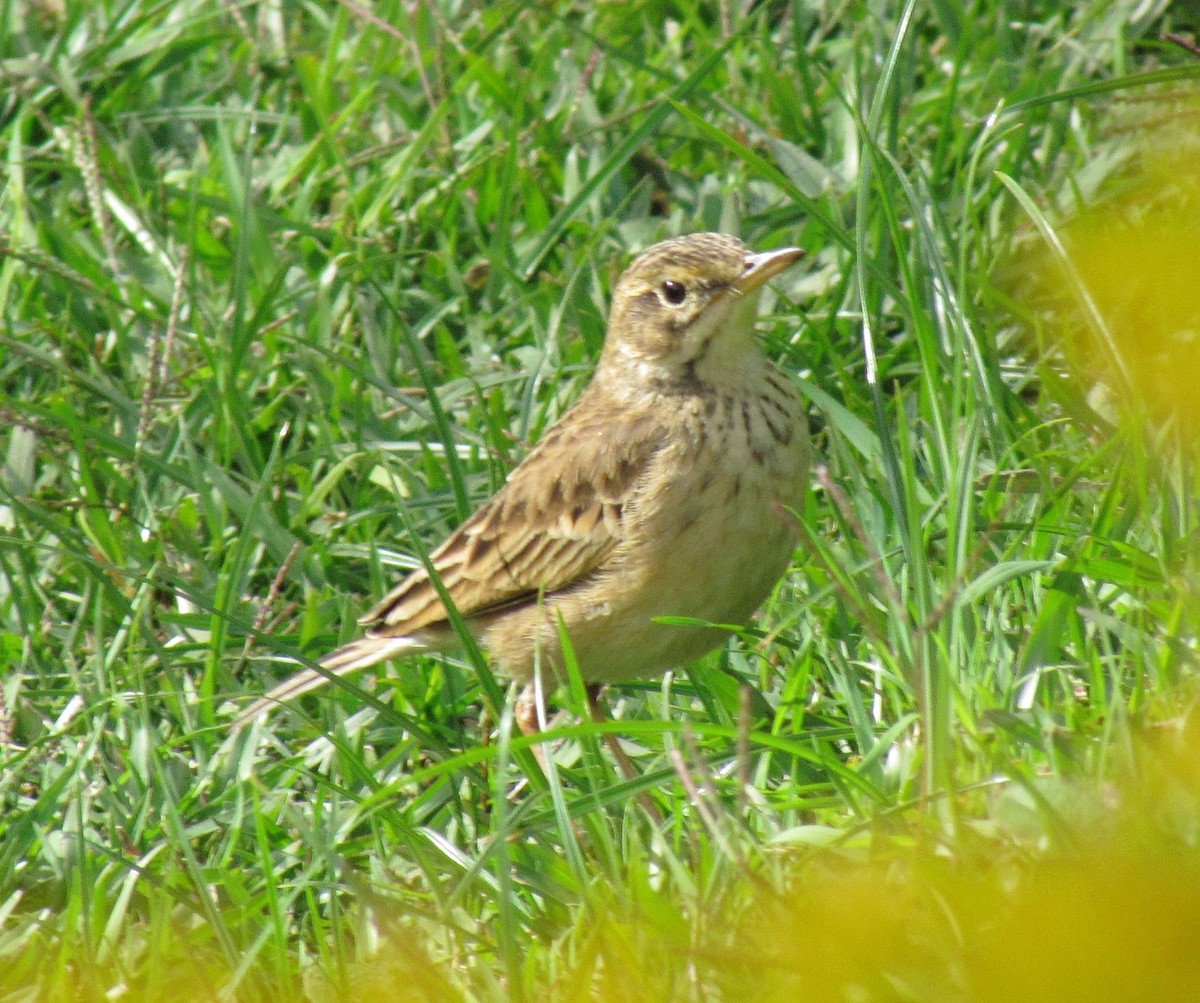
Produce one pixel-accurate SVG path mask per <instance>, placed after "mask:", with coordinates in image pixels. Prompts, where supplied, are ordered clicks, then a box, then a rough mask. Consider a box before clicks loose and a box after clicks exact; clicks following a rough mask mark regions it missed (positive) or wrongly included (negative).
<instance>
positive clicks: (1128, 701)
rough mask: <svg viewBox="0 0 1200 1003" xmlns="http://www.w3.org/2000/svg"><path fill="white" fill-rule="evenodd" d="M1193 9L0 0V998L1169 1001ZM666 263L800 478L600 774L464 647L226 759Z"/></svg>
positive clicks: (567, 380) (273, 728)
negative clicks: (752, 583)
mask: <svg viewBox="0 0 1200 1003" xmlns="http://www.w3.org/2000/svg"><path fill="white" fill-rule="evenodd" d="M1194 16H1195V12H1194V5H1190V4H1168V3H1166V2H1163V0H1158V2H1148V3H1147V2H1139V3H1133V2H1129V0H1112V2H1100V0H1097V2H1089V3H1080V4H1050V3H1042V4H1038V3H1032V2H1025V3H1015V2H1014V3H1005V2H1002V0H991V2H978V3H974V4H970V5H965V6H960V5H951V4H946V3H940V2H936V0H935V2H930V3H925V4H919V3H910V4H907V5H903V4H899V3H874V4H833V3H823V2H816V0H814V2H796V3H794V4H788V3H782V2H766V3H753V2H748V3H740V2H739V3H734V2H732V0H722V2H719V3H701V2H689V0H680V2H665V0H663V2H660V0H651V2H649V3H638V4H617V3H577V4H571V3H550V4H540V5H530V4H525V3H514V2H508V0H501V2H498V3H490V4H476V5H472V4H465V3H460V2H456V0H435V2H430V3H424V4H420V3H404V2H401V0H377V2H375V3H373V4H371V5H369V6H368V5H367V4H365V3H363V4H360V3H358V2H355V3H351V2H349V0H342V2H341V3H335V2H332V0H330V2H310V3H299V2H294V0H261V2H251V3H242V4H239V3H233V2H227V3H215V2H212V0H172V2H169V3H155V2H151V0H145V2H142V0H31V2H26V3H21V2H18V3H11V2H9V3H0V78H2V79H3V82H4V86H3V89H2V91H0V149H2V151H3V155H2V166H0V172H2V173H0V179H2V184H0V316H2V317H3V326H2V329H0V669H2V690H0V694H2V696H3V704H2V705H0V742H2V743H3V744H2V746H0V806H2V807H0V998H2V999H35V998H36V999H43V998H44V999H57V998H63V999H65V998H85V999H100V998H102V997H105V996H106V994H108V995H109V996H110V997H112V996H120V995H122V994H127V993H130V994H133V998H136V999H142V998H145V999H152V998H154V999H157V998H162V999H169V1000H180V999H190V998H196V999H207V998H211V997H212V995H213V994H214V993H215V992H216V991H217V990H218V989H219V988H221V987H225V988H228V989H230V990H231V991H232V992H233V993H234V994H235V996H236V998H239V999H300V998H303V997H304V996H305V994H307V996H308V997H309V998H312V999H314V1000H324V999H334V998H359V997H362V998H368V997H371V996H378V995H379V994H380V993H382V992H388V993H391V994H393V995H395V993H396V992H398V991H401V992H403V993H405V994H407V995H403V996H402V997H399V998H406V999H430V1000H442V999H470V1000H499V999H509V998H512V999H521V998H527V997H529V996H534V997H539V998H546V999H564V1000H566V999H578V998H582V997H587V996H589V995H594V996H598V997H600V998H606V999H664V1000H665V999H704V1000H712V999H729V1000H737V999H756V1000H758V999H762V1000H769V999H776V998H780V999H782V998H788V999H792V998H812V999H819V998H820V999H855V1000H885V999H915V1000H923V1001H940V1000H974V999H980V1000H990V999H996V1000H1001V999H1005V1000H1011V999H1043V998H1044V999H1056V1000H1058V999H1065V998H1069V997H1070V994H1071V993H1072V992H1078V993H1079V995H1078V997H1077V998H1092V999H1095V998H1111V999H1120V998H1127V997H1130V996H1133V995H1135V994H1136V995H1138V998H1141V999H1150V998H1154V994H1155V992H1156V987H1159V986H1162V987H1163V989H1162V992H1163V996H1162V998H1164V999H1165V998H1168V995H1167V994H1168V992H1169V993H1170V996H1169V998H1172V999H1179V998H1185V997H1187V996H1188V995H1189V994H1190V995H1193V996H1194V995H1196V993H1197V991H1198V989H1200V986H1198V985H1197V983H1198V981H1200V976H1198V975H1197V974H1196V972H1195V971H1193V970H1192V969H1194V968H1195V966H1194V964H1189V963H1188V961H1189V959H1190V958H1191V956H1192V955H1193V954H1194V949H1193V948H1192V947H1191V946H1188V945H1185V944H1183V942H1182V941H1180V940H1178V939H1177V938H1178V937H1179V936H1180V934H1179V933H1178V932H1177V931H1181V930H1183V931H1186V930H1187V929H1188V925H1189V924H1191V928H1192V929H1194V928H1195V922H1196V920H1197V917H1196V912H1197V910H1198V908H1200V907H1197V906H1196V903H1197V902H1200V894H1197V892H1200V867H1198V864H1200V861H1198V860H1197V859H1196V857H1195V854H1194V851H1193V849H1192V848H1193V847H1194V846H1195V845H1196V840H1197V838H1198V837H1200V777H1198V776H1197V775H1196V770H1195V767H1194V765H1193V763H1194V761H1195V756H1194V753H1195V752H1196V751H1198V750H1200V744H1197V743H1196V742H1195V741H1194V740H1193V739H1192V732H1193V730H1194V723H1193V720H1192V717H1193V715H1192V706H1191V704H1192V699H1193V680H1194V676H1195V667H1196V660H1197V656H1196V632H1197V627H1198V624H1200V615H1198V609H1197V602H1196V596H1197V592H1198V591H1200V584H1198V583H1200V560H1198V548H1197V544H1198V542H1200V511H1198V508H1197V506H1198V503H1197V500H1196V487H1197V485H1196V482H1195V477H1194V472H1193V464H1192V463H1191V455H1190V453H1191V450H1190V439H1191V434H1192V432H1193V431H1194V430H1195V427H1196V419H1195V415H1196V413H1198V412H1197V411H1196V404H1195V401H1196V400H1198V399H1200V397H1197V395H1196V394H1195V392H1194V389H1193V388H1194V387H1195V386H1196V385H1197V384H1198V383H1200V381H1198V380H1197V371H1198V368H1200V366H1198V363H1200V359H1198V358H1197V355H1196V349H1195V346H1194V342H1195V337H1196V332H1197V331H1200V293H1198V292H1197V284H1196V282H1195V269H1194V260H1195V250H1194V249H1195V248H1196V247H1197V246H1200V233H1197V230H1198V228H1200V224H1197V223H1196V220H1197V219H1200V213H1198V212H1197V211H1196V210H1197V208H1198V206H1200V186H1198V185H1197V182H1196V179H1195V177H1193V173H1194V171H1195V167H1194V165H1195V163H1197V162H1198V161H1197V160H1196V147H1197V145H1200V144H1198V139H1197V137H1200V128H1197V122H1198V119H1197V115H1198V112H1197V107H1198V106H1197V105H1196V103H1195V98H1194V97H1193V84H1192V83H1191V79H1192V78H1193V77H1195V76H1196V75H1197V74H1198V73H1200V58H1198V56H1200V54H1198V53H1197V51H1196V50H1195V48H1194V47H1193V46H1191V43H1190V40H1191V37H1192V36H1191V34H1190V33H1191V32H1192V31H1193V29H1194V27H1195V22H1194ZM704 229H713V230H723V231H728V232H735V233H737V234H739V235H740V236H742V237H743V238H744V239H745V240H746V241H747V242H748V243H750V244H752V245H754V246H756V247H761V248H770V247H776V246H783V245H785V244H788V245H800V246H803V247H804V248H806V249H807V259H806V262H805V263H804V265H803V266H802V267H801V268H798V269H796V270H795V272H794V273H789V274H788V275H786V276H784V277H783V278H781V279H780V280H778V281H776V282H775V283H774V284H773V286H772V289H773V292H771V293H768V294H767V296H766V297H765V298H764V305H765V307H766V309H765V311H764V317H763V320H762V322H761V327H762V332H763V336H764V338H765V340H766V343H767V345H768V348H769V351H770V352H771V353H772V355H773V356H774V357H776V358H777V359H778V360H780V362H781V364H782V365H783V366H784V367H785V368H786V369H787V370H788V372H790V373H791V374H793V375H794V377H795V380H796V382H797V385H798V386H799V387H800V388H801V389H802V391H803V393H804V395H805V398H806V400H807V401H808V402H809V404H810V420H811V425H812V430H813V433H814V439H815V442H816V445H817V450H818V453H819V456H820V458H821V461H822V466H821V468H820V469H819V470H818V471H817V472H816V474H815V476H814V482H813V491H812V495H811V497H810V498H809V499H808V500H807V505H806V507H805V508H804V511H803V513H802V519H803V535H804V541H803V544H802V546H801V547H800V548H799V549H798V551H797V553H796V558H795V566H794V570H793V572H792V573H791V574H790V575H789V577H788V578H787V579H786V581H785V582H784V583H783V584H782V585H781V586H780V588H779V589H778V590H777V592H776V594H775V595H774V596H773V597H772V599H771V601H770V602H769V603H768V604H767V605H766V607H765V608H764V609H763V611H762V613H761V616H760V617H759V619H758V620H757V621H756V623H755V624H754V625H752V626H751V627H749V628H748V629H747V630H746V631H745V632H744V634H743V635H742V636H740V637H739V638H737V639H736V640H735V641H733V642H731V643H730V645H729V646H728V648H727V649H726V650H723V651H722V652H720V653H719V654H716V655H713V656H711V657H709V658H707V659H705V660H703V661H702V662H701V663H699V664H696V665H691V666H680V667H678V668H677V670H676V671H674V672H672V673H670V674H668V675H667V676H666V677H665V678H664V679H663V680H647V681H646V682H644V683H638V684H630V685H625V686H621V687H619V688H615V689H614V690H612V691H610V693H609V700H610V704H611V705H612V707H613V708H614V713H615V717H616V721H615V722H614V724H613V725H612V726H611V728H612V730H615V731H616V732H617V733H618V734H620V735H621V736H622V737H623V739H624V740H625V742H626V745H627V748H628V750H629V752H630V754H631V755H632V756H633V758H634V759H635V761H636V762H637V764H638V768H639V770H640V771H641V777H640V779H638V780H636V781H632V782H630V781H627V780H625V779H623V778H622V777H621V775H620V774H619V773H618V772H617V770H616V769H615V767H614V765H613V763H612V760H611V758H610V756H609V754H608V752H607V750H606V749H605V747H604V745H603V742H602V741H601V737H602V732H601V729H600V727H599V726H597V725H595V724H593V723H591V722H590V721H589V720H588V719H587V715H586V713H583V712H582V703H581V695H580V693H579V692H578V689H579V687H573V688H571V690H570V691H568V690H564V691H563V692H561V693H559V694H558V695H557V701H558V704H559V706H560V707H562V708H563V709H564V714H563V716H562V717H561V718H560V719H559V721H558V724H557V725H556V727H555V728H554V729H553V730H552V732H551V733H550V736H551V737H552V738H553V740H554V745H553V747H554V749H555V750H556V752H555V756H554V761H553V762H554V768H553V769H552V770H551V771H550V772H549V775H548V776H547V777H545V778H543V777H542V776H541V775H540V774H538V773H537V772H536V771H531V770H529V769H528V768H529V767H530V766H531V764H532V760H531V757H530V756H529V752H528V741H527V740H525V739H521V738H518V737H516V735H515V733H514V729H513V726H512V713H511V707H510V703H511V700H506V699H505V696H504V694H505V690H504V680H502V679H494V678H493V677H492V676H491V675H490V674H489V673H488V670H487V667H486V666H485V665H477V664H475V663H474V662H473V661H472V660H471V659H470V658H467V657H427V658H414V659H410V660H408V661H406V662H402V663H398V664H395V665H394V666H391V667H389V668H388V670H387V672H386V673H383V674H381V675H380V676H379V677H378V678H377V677H376V676H374V675H373V674H367V675H365V676H363V677H361V678H357V679H354V680H350V681H349V682H348V683H347V684H346V685H344V686H340V687H331V688H330V689H329V690H328V691H326V692H324V693H322V694H319V695H317V696H313V697H308V698H305V699H304V700H303V701H302V702H301V703H300V704H299V705H297V706H296V707H295V708H292V709H288V710H283V711H280V712H278V713H276V714H274V715H273V716H272V717H271V718H270V719H269V721H268V722H267V723H266V724H265V725H264V726H263V727H262V728H259V729H256V730H255V731H254V732H253V733H252V734H243V735H240V736H236V737H235V736H231V734H230V731H229V723H230V721H231V719H232V716H233V714H234V713H235V712H236V708H237V707H238V706H242V705H244V704H245V702H246V701H247V700H249V699H250V698H252V697H253V696H256V695H258V694H260V693H262V692H263V691H264V690H265V689H267V688H268V687H269V686H270V685H271V683H272V682H273V681H277V680H278V679H280V678H282V677H283V676H284V675H286V674H288V673H289V672H291V671H293V670H294V669H295V668H296V663H297V660H300V661H304V660H312V659H315V658H317V657H320V655H321V654H323V653H325V652H327V651H328V650H330V648H332V647H333V646H335V645H336V644H337V643H338V642H339V641H344V640H346V639H349V638H350V637H352V636H354V635H355V631H356V627H355V623H354V621H355V618H356V616H358V615H359V614H360V613H361V612H362V611H363V609H364V608H365V607H366V605H367V604H368V603H369V602H370V601H371V600H372V598H373V597H377V596H379V595H381V594H382V592H383V591H384V590H385V589H386V588H387V587H388V584H389V583H390V582H392V581H393V580H394V579H395V578H396V577H397V576H398V575H400V574H402V573H403V572H404V570H405V569H407V568H411V567H413V566H415V564H416V563H417V562H418V561H419V560H420V553H421V551H422V550H423V548H427V547H429V546H432V545H434V544H436V542H437V541H438V540H439V539H440V538H441V536H442V535H443V534H444V533H445V532H446V531H447V530H448V529H449V528H450V527H452V526H453V525H455V524H457V523H458V522H459V521H461V520H462V519H463V518H464V517H465V516H466V514H468V513H469V511H470V510H471V509H472V507H473V506H474V505H475V504H477V503H478V502H479V501H480V500H482V499H483V498H485V497H486V496H487V495H488V494H489V492H490V491H492V490H493V489H494V488H495V487H497V486H498V485H499V484H500V483H501V482H502V480H503V479H504V477H505V475H506V473H507V471H509V470H510V469H511V468H512V466H513V465H514V464H515V463H516V462H518V461H519V459H520V458H521V456H522V455H523V454H524V452H525V450H526V449H527V446H528V444H529V443H531V442H534V441H536V440H537V438H538V436H539V434H540V432H541V431H542V430H543V429H544V428H545V427H546V425H547V424H548V423H549V422H550V421H552V420H553V419H554V418H555V417H556V416H557V415H559V414H561V413H562V411H563V410H564V409H565V408H566V407H567V406H568V405H569V404H570V402H571V401H572V400H573V399H574V397H575V396H576V395H577V393H578V391H579V390H580V388H581V387H582V385H583V383H584V382H585V381H586V379H587V376H588V373H589V371H590V366H591V364H592V362H593V361H594V359H595V358H596V355H597V352H598V350H599V347H600V345H601V342H602V339H603V334H604V320H605V311H606V305H607V300H608V295H609V291H610V288H611V285H612V281H613V279H614V278H615V276H616V274H617V273H618V272H619V270H620V269H621V267H623V265H624V264H625V263H627V262H628V260H629V258H630V256H631V254H632V253H634V252H636V251H637V250H638V249H640V248H642V247H645V246H646V245H648V244H650V243H652V242H654V241H655V240H658V239H661V238H663V237H666V236H671V235H675V234H679V233H685V232H689V231H694V230H704ZM527 772H529V773H530V776H529V777H528V778H526V773H527ZM639 792H645V793H647V794H648V795H649V797H650V798H651V799H652V800H653V802H654V803H655V805H656V806H657V810H658V811H659V812H661V814H662V816H663V818H664V820H665V821H664V822H663V824H662V825H661V826H660V825H657V824H656V823H655V822H654V821H653V820H652V819H651V817H649V816H648V815H647V814H646V813H645V812H644V811H643V809H642V808H641V807H640V806H639V802H638V801H637V800H636V799H635V798H634V797H633V795H634V794H635V793H639ZM1034 957H1037V958H1041V959H1047V958H1048V959H1054V960H1055V961H1056V962H1061V961H1062V959H1063V958H1070V959H1074V962H1075V963H1074V964H1071V965H1067V966H1066V968H1063V967H1062V966H1061V964H1059V965H1057V966H1052V965H1051V964H1050V963H1049V961H1046V962H1045V964H1044V965H1043V963H1042V961H1036V962H1033V961H1031V958H1034ZM397 985H399V986H401V987H402V989H401V990H397V988H396V987H397Z"/></svg>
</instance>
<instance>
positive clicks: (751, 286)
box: [733, 247, 804, 295]
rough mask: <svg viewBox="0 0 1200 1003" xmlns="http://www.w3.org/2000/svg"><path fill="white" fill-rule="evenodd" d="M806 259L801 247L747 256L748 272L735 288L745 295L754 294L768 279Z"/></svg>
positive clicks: (736, 283)
mask: <svg viewBox="0 0 1200 1003" xmlns="http://www.w3.org/2000/svg"><path fill="white" fill-rule="evenodd" d="M802 257H804V251H803V249H801V248H799V247H782V248H780V249H779V250H777V251H762V252H760V253H758V254H747V255H746V271H745V272H744V273H743V274H742V277H741V278H740V279H738V280H737V281H736V282H734V284H733V288H734V289H735V290H736V291H737V292H739V293H742V294H743V295H745V294H746V293H752V292H754V290H755V289H757V288H758V287H759V286H761V285H762V284H763V283H764V282H766V281H767V280H768V279H773V278H774V277H775V276H776V275H778V274H779V273H780V272H782V271H783V270H784V269H785V268H790V267H791V266H792V265H794V264H795V263H796V262H797V261H799V260H800V259H801V258H802Z"/></svg>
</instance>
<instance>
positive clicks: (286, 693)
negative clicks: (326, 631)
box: [233, 636, 428, 731]
mask: <svg viewBox="0 0 1200 1003" xmlns="http://www.w3.org/2000/svg"><path fill="white" fill-rule="evenodd" d="M427 649H428V645H427V644H423V643H422V642H421V641H418V640H416V639H415V638H413V637H378V636H375V637H370V636H368V637H362V638H359V639H358V640H357V641H351V642H350V643H349V644H346V645H343V646H342V647H340V648H338V649H337V650H336V651H331V652H330V653H329V654H328V655H326V656H325V657H324V658H322V659H321V661H320V666H321V668H323V669H324V670H325V671H324V672H318V671H317V670H316V669H304V670H302V671H300V672H297V673H296V674H295V675H294V676H291V677H290V678H288V679H285V680H284V681H283V682H282V683H280V684H279V685H278V686H276V687H275V688H274V689H273V690H271V691H270V692H269V693H267V694H266V695H265V696H262V697H259V698H258V699H257V700H255V701H254V703H252V704H251V705H250V706H249V707H247V708H246V709H245V710H244V711H242V712H241V713H240V714H239V715H238V716H237V720H235V721H234V722H233V730H234V731H237V730H238V729H239V728H242V727H244V726H245V725H247V724H249V723H250V722H251V721H253V720H255V719H256V718H257V717H259V716H260V715H261V714H264V713H266V712H267V711H269V710H270V709H271V708H273V707H275V706H276V705H277V704H281V703H285V702H286V701H288V700H295V699H296V697H299V696H303V695H304V694H305V693H311V692H312V691H313V690H315V689H320V687H322V686H324V685H325V684H326V683H328V682H329V680H330V677H331V676H347V675H349V674H350V673H351V672H357V671H358V670H359V669H366V668H369V667H370V666H372V665H376V664H378V663H379V662H384V661H387V660H388V659H389V658H395V657H397V656H398V655H404V654H409V653H411V652H415V651H424V650H427Z"/></svg>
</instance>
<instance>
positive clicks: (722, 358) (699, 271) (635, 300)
mask: <svg viewBox="0 0 1200 1003" xmlns="http://www.w3.org/2000/svg"><path fill="white" fill-rule="evenodd" d="M803 253H804V252H803V251H801V250H799V249H798V248H794V247H788V248H783V249H781V250H777V251H763V252H761V253H754V252H752V251H750V249H749V248H747V247H746V245H745V244H743V243H742V242H741V241H740V240H738V239H737V238H736V237H730V236H727V235H725V234H722V233H694V234H691V235H690V236H686V237H677V238H675V239H673V240H664V241H663V242H662V243H660V244H655V245H654V246H653V247H651V248H650V249H649V250H647V251H645V252H644V253H643V254H641V255H640V256H639V257H638V258H637V259H636V260H635V261H634V262H633V264H631V265H630V266H629V267H628V268H627V269H626V270H625V272H624V274H622V276H621V278H620V279H619V280H618V281H617V287H616V291H615V292H614V293H613V305H612V312H611V314H610V316H609V321H608V334H607V336H606V338H605V346H604V356H603V358H602V360H601V366H602V367H608V368H609V369H612V370H615V371H617V372H621V373H622V374H623V378H624V379H626V380H630V379H632V380H633V381H635V382H637V383H643V382H647V381H648V382H658V383H661V382H663V381H667V382H669V381H672V380H682V381H695V380H697V379H705V378H706V376H711V377H714V378H715V377H719V376H720V374H721V373H722V371H723V370H724V368H725V367H727V366H730V365H733V366H737V365H739V360H744V359H745V357H746V354H747V353H749V352H753V351H755V350H756V349H755V348H754V345H753V331H754V318H755V313H756V308H757V304H758V292H759V290H760V289H761V287H762V285H763V283H765V282H766V281H767V280H768V279H770V278H771V277H773V276H775V275H778V274H779V273H780V272H781V271H783V270H784V269H785V268H787V267H788V266H790V265H792V264H794V263H795V262H796V261H797V260H798V259H799V258H800V256H801V255H802V254H803Z"/></svg>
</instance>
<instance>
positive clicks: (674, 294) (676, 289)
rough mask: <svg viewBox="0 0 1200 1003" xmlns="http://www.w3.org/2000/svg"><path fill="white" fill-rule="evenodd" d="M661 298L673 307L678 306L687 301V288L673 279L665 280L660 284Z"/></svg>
mask: <svg viewBox="0 0 1200 1003" xmlns="http://www.w3.org/2000/svg"><path fill="white" fill-rule="evenodd" d="M662 292H663V298H664V299H665V300H666V301H667V302H668V303H671V304H672V305H674V306H679V304H680V303H682V302H683V301H684V300H685V299H687V288H686V287H685V286H684V284H683V283H682V282H676V281H674V280H673V279H667V281H666V282H664V283H663V284H662Z"/></svg>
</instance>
